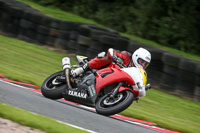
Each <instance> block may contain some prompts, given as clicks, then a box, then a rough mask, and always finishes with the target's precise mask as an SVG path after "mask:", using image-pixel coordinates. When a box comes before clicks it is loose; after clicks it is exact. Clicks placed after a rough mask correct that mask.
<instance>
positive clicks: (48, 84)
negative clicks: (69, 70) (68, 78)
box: [41, 71, 67, 99]
mask: <svg viewBox="0 0 200 133" xmlns="http://www.w3.org/2000/svg"><path fill="white" fill-rule="evenodd" d="M62 75H63V71H59V72H57V73H54V74H52V75H51V76H49V77H48V78H47V79H46V80H45V81H44V82H43V84H42V88H41V91H42V95H43V96H45V97H47V98H50V99H60V98H63V96H62V93H63V92H64V89H65V88H67V84H66V82H61V81H59V80H57V79H58V77H60V76H62Z"/></svg>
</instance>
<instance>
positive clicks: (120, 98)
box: [96, 90, 134, 116]
mask: <svg viewBox="0 0 200 133" xmlns="http://www.w3.org/2000/svg"><path fill="white" fill-rule="evenodd" d="M110 95H111V94H110V93H108V94H106V95H105V96H103V97H101V98H100V99H99V100H98V101H97V103H96V112H97V113H99V114H102V115H106V116H109V115H113V114H117V113H119V112H121V111H123V110H125V109H126V108H128V107H129V106H130V105H131V104H132V102H133V100H134V94H133V93H132V92H131V91H128V90H125V91H122V92H119V93H118V94H117V96H116V97H115V98H114V99H113V98H110Z"/></svg>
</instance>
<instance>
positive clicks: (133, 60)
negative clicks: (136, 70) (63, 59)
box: [71, 48, 151, 77]
mask: <svg viewBox="0 0 200 133" xmlns="http://www.w3.org/2000/svg"><path fill="white" fill-rule="evenodd" d="M112 61H114V62H120V63H123V64H124V65H125V66H127V67H141V68H143V69H146V68H147V67H148V65H149V63H150V62H151V54H150V52H149V51H148V50H146V49H144V48H139V49H137V50H136V51H135V52H134V53H133V54H132V55H131V53H130V52H128V51H122V52H120V51H117V50H114V49H113V48H109V49H108V52H107V54H106V53H105V52H101V53H99V54H98V55H97V57H96V58H94V59H92V60H90V61H89V63H86V64H84V65H83V66H82V67H79V68H76V69H74V70H71V75H72V76H73V77H76V76H78V75H80V74H82V73H83V72H85V71H86V70H88V69H100V68H101V67H104V66H106V65H109V64H111V63H112Z"/></svg>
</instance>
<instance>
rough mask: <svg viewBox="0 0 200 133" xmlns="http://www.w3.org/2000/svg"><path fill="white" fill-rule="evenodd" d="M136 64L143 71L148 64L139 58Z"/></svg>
mask: <svg viewBox="0 0 200 133" xmlns="http://www.w3.org/2000/svg"><path fill="white" fill-rule="evenodd" d="M137 62H138V64H140V65H141V66H142V67H143V68H144V69H146V68H147V67H148V66H149V63H148V62H146V61H145V60H143V59H141V58H139V59H138V60H137Z"/></svg>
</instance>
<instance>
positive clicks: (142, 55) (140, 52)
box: [132, 48, 151, 69]
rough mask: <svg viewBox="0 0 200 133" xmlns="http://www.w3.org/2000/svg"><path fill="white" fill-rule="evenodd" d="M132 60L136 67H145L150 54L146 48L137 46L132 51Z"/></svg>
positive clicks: (149, 60) (148, 61)
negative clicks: (137, 47)
mask: <svg viewBox="0 0 200 133" xmlns="http://www.w3.org/2000/svg"><path fill="white" fill-rule="evenodd" d="M132 60H133V63H134V65H135V66H136V67H142V68H144V69H146V68H147V67H148V65H149V63H150V62H151V54H150V52H149V51H148V50H146V49H144V48H139V49H137V50H136V51H135V52H134V53H133V55H132Z"/></svg>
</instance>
